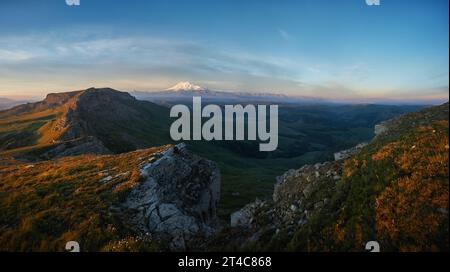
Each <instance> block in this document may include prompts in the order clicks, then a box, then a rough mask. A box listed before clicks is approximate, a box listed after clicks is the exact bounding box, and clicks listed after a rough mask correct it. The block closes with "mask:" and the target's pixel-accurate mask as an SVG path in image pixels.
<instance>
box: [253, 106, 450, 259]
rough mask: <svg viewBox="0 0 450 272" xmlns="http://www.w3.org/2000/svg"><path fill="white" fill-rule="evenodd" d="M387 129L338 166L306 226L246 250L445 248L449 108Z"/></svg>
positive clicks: (406, 119) (414, 116)
mask: <svg viewBox="0 0 450 272" xmlns="http://www.w3.org/2000/svg"><path fill="white" fill-rule="evenodd" d="M394 124H395V125H394V127H393V131H391V132H390V133H389V134H387V135H385V136H381V137H378V138H376V139H375V140H374V141H372V142H371V143H370V144H369V145H368V146H367V147H365V148H364V149H363V150H362V151H361V152H360V153H359V154H357V155H355V156H353V157H352V158H350V159H348V160H346V161H345V163H344V169H343V172H344V175H343V179H342V181H341V182H340V183H338V186H337V187H336V188H328V187H326V186H322V187H320V190H322V191H321V193H320V195H322V196H326V197H327V198H329V199H330V201H329V204H328V205H326V206H325V207H324V208H323V209H322V210H320V211H319V212H318V213H315V214H314V215H313V216H312V217H311V218H310V219H309V221H308V223H307V224H306V225H303V226H301V227H299V228H298V229H297V231H296V232H295V233H294V234H293V235H286V233H283V232H281V233H280V234H279V235H274V236H272V235H273V232H269V233H268V234H267V236H266V237H265V238H263V239H261V240H260V241H258V242H256V243H254V244H252V245H251V246H250V247H249V248H250V249H252V250H294V251H330V250H331V251H362V250H364V246H365V243H366V242H367V241H372V240H375V241H378V242H379V243H380V245H381V249H382V250H383V251H448V250H449V224H448V222H449V221H448V220H449V218H448V210H449V202H448V201H449V198H448V197H449V164H448V163H449V162H448V152H449V138H448V137H449V123H448V104H446V105H443V106H440V107H436V108H432V109H427V110H424V111H422V112H419V113H414V114H409V115H406V116H404V117H401V118H400V119H398V120H397V121H396V122H394ZM322 199H323V198H322ZM317 201H318V199H315V200H314V201H313V202H312V203H310V204H312V205H313V204H314V203H315V202H317ZM304 205H308V203H305V204H304Z"/></svg>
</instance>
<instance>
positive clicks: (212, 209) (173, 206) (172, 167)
mask: <svg viewBox="0 0 450 272" xmlns="http://www.w3.org/2000/svg"><path fill="white" fill-rule="evenodd" d="M141 176H142V179H143V181H142V182H141V183H140V184H139V185H138V186H137V187H136V188H134V189H133V190H132V191H131V193H130V194H129V195H128V197H127V199H126V201H125V202H124V203H123V204H122V206H121V209H122V210H123V212H122V214H124V215H125V216H126V217H127V218H125V219H126V221H127V222H129V223H130V224H131V225H132V227H133V228H134V229H135V230H136V231H137V232H140V233H144V234H145V233H151V234H154V235H155V236H156V237H159V238H161V239H163V240H166V241H169V247H170V249H171V250H186V249H189V247H190V246H189V244H190V242H192V241H193V240H195V239H197V238H199V237H205V236H206V237H207V236H210V235H212V234H214V233H215V231H216V229H217V227H218V219H217V217H216V209H217V205H218V202H219V197H220V172H219V168H218V167H217V165H216V164H215V163H214V162H212V161H209V160H206V159H203V158H200V157H198V156H195V155H192V154H190V153H189V152H188V151H187V149H186V147H185V145H184V144H180V145H177V146H175V147H173V148H170V149H168V150H167V151H165V152H163V153H161V154H157V155H155V157H154V158H153V160H152V162H150V163H147V164H145V165H142V168H141Z"/></svg>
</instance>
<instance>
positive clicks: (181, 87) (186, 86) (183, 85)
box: [167, 81, 208, 91]
mask: <svg viewBox="0 0 450 272" xmlns="http://www.w3.org/2000/svg"><path fill="white" fill-rule="evenodd" d="M205 90H208V89H207V88H203V87H201V86H198V85H194V84H192V83H190V82H188V81H185V82H180V83H178V84H176V85H175V86H173V87H171V88H169V89H167V91H205Z"/></svg>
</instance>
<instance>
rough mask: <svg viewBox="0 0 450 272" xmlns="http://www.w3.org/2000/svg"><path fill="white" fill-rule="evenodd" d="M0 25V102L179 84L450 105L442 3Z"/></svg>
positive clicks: (95, 5) (21, 13)
mask: <svg viewBox="0 0 450 272" xmlns="http://www.w3.org/2000/svg"><path fill="white" fill-rule="evenodd" d="M218 11H220V12H218ZM0 25H1V26H8V27H0V97H8V98H15V99H17V98H19V99H24V98H27V99H28V98H33V99H39V98H43V97H45V95H46V94H47V93H51V92H64V91H73V90H81V89H86V88H89V87H111V88H114V89H117V90H123V91H133V90H137V91H158V90H164V89H166V88H168V87H170V86H172V85H174V84H176V83H177V82H180V81H191V82H194V83H196V84H199V85H202V86H205V87H208V88H210V89H213V90H219V91H238V92H263V93H281V94H286V95H290V96H307V97H318V98H323V99H327V100H333V101H347V102H353V103H374V102H376V103H383V102H385V103H392V102H393V101H398V102H399V103H424V104H439V103H442V102H445V101H448V97H449V87H448V81H449V71H448V66H449V62H448V58H449V56H448V48H449V44H448V38H449V29H448V1H445V0H433V1H405V0H392V1H381V5H380V6H368V5H366V3H365V0H349V1H342V2H338V1H332V2H331V1H326V0H321V1H284V2H283V3H274V1H253V0H249V1H245V2H244V1H223V2H220V3H219V2H214V3H213V2H211V1H202V0H194V1H189V2H188V1H177V0H171V1H164V2H154V1H153V2H149V1H142V0H132V1H114V2H107V3H106V2H105V1H100V0H92V1H81V5H80V6H76V7H74V6H72V7H71V6H67V5H66V4H65V1H64V0H50V1H45V3H44V2H39V1H28V0H23V1H12V0H6V1H1V2H0Z"/></svg>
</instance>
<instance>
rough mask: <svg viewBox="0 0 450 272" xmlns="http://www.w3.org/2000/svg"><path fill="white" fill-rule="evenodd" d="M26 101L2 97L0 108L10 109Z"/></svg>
mask: <svg viewBox="0 0 450 272" xmlns="http://www.w3.org/2000/svg"><path fill="white" fill-rule="evenodd" d="M24 103H26V102H25V101H23V100H13V99H9V98H2V97H0V110H4V109H9V108H12V107H14V106H17V105H20V104H24Z"/></svg>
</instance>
